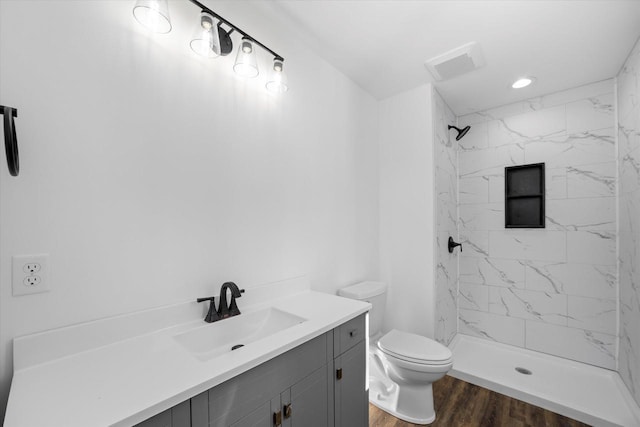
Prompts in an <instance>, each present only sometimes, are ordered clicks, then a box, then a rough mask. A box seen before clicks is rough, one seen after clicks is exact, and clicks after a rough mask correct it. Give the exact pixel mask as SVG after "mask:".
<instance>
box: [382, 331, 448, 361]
mask: <svg viewBox="0 0 640 427" xmlns="http://www.w3.org/2000/svg"><path fill="white" fill-rule="evenodd" d="M378 348H380V350H382V351H383V352H384V353H386V354H388V355H390V356H393V357H397V358H399V359H403V360H407V361H410V362H415V363H424V364H444V363H448V362H450V361H451V357H452V353H451V350H449V349H448V348H447V347H445V346H444V345H442V344H440V343H439V342H436V341H434V340H432V339H429V338H427V337H423V336H421V335H416V334H411V333H409V332H402V331H398V330H396V329H392V330H391V331H389V332H388V333H387V334H385V336H383V337H382V338H380V340H379V341H378Z"/></svg>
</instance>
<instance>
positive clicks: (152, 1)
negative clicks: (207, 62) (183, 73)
mask: <svg viewBox="0 0 640 427" xmlns="http://www.w3.org/2000/svg"><path fill="white" fill-rule="evenodd" d="M188 1H189V2H190V3H193V4H194V5H196V6H197V7H198V8H200V10H201V13H200V22H199V25H198V28H197V32H196V35H195V36H194V38H193V39H192V40H191V42H190V43H189V45H190V47H191V49H192V50H193V51H194V52H195V53H197V54H199V55H202V56H204V57H207V58H216V57H218V56H226V55H228V54H230V53H231V52H232V50H233V42H232V40H231V37H230V35H231V33H233V32H234V31H236V32H238V33H240V34H241V35H242V41H241V43H240V48H239V49H238V53H237V56H236V62H235V64H234V66H233V70H234V71H235V72H236V73H237V74H239V75H241V76H243V77H256V76H257V75H258V74H259V71H258V61H257V59H256V51H255V47H256V46H260V47H261V48H262V49H264V50H266V51H267V52H269V53H270V54H271V55H273V64H274V65H273V70H272V72H271V74H270V76H269V78H268V81H267V84H266V88H267V89H268V90H269V91H270V92H275V93H282V92H286V91H287V89H288V86H287V79H286V75H285V74H284V71H283V65H282V64H283V62H284V58H283V57H282V56H281V55H279V54H277V53H276V52H275V51H273V50H271V49H269V48H268V47H267V46H265V45H264V44H262V43H260V42H259V41H258V40H256V39H255V38H253V37H251V36H250V35H249V34H248V33H247V32H245V31H243V30H241V29H240V28H238V27H237V26H235V25H233V24H232V23H231V22H229V21H227V20H226V19H224V18H223V17H221V16H220V15H218V14H217V13H215V12H214V11H212V10H211V9H209V8H208V7H206V6H205V5H203V4H202V3H200V2H199V1H198V0H188ZM133 16H134V17H135V19H136V20H137V21H138V22H139V23H140V24H142V25H144V26H145V27H147V28H149V29H150V30H152V31H154V32H156V33H168V32H169V31H171V21H170V19H169V5H168V3H167V0H136V3H135V6H134V7H133ZM223 25H224V26H225V27H229V29H228V30H227V29H225V28H223V27H222V26H223Z"/></svg>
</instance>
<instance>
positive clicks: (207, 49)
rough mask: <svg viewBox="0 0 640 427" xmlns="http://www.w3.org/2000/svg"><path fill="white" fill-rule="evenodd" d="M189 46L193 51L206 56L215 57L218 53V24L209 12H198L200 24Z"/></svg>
mask: <svg viewBox="0 0 640 427" xmlns="http://www.w3.org/2000/svg"><path fill="white" fill-rule="evenodd" d="M189 46H191V50H193V51H194V52H195V53H197V54H198V55H201V56H204V57H206V58H215V57H217V56H218V55H220V35H219V33H218V25H217V23H216V21H215V18H214V17H213V16H212V15H211V14H209V13H207V12H205V11H203V12H202V13H201V14H200V25H199V26H198V29H197V30H196V35H195V36H194V38H193V40H191V43H189Z"/></svg>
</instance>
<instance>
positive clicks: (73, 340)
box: [5, 278, 370, 427]
mask: <svg viewBox="0 0 640 427" xmlns="http://www.w3.org/2000/svg"><path fill="white" fill-rule="evenodd" d="M282 295H284V296H282ZM238 305H239V308H240V310H241V311H242V314H241V315H239V316H236V317H233V318H229V319H225V320H221V321H218V322H215V323H211V324H209V323H205V322H204V321H203V320H202V319H203V317H204V316H203V306H202V305H198V304H197V303H196V302H195V301H193V302H187V303H182V304H176V305H172V306H167V307H162V308H159V309H153V310H147V311H144V312H138V313H133V314H129V315H124V316H118V317H114V318H109V319H103V320H99V321H94V322H88V323H83V324H79V325H74V326H71V327H66V328H61V329H56V330H52V331H47V332H43V333H39V334H34V335H29V336H25V337H20V338H17V339H15V340H14V361H15V362H14V365H15V366H14V377H13V381H12V386H11V392H10V396H9V403H8V407H7V413H6V418H5V426H6V427H14V426H15V427H20V426H28V427H32V426H35V425H47V426H64V427H71V426H83V427H85V426H88V425H92V426H93V425H105V426H107V425H109V426H110V425H113V426H133V425H137V426H140V427H190V426H193V427H199V426H237V427H244V426H265V427H267V426H275V427H277V426H294V425H300V426H312V427H313V426H349V427H351V426H367V425H368V391H367V390H366V357H367V356H366V352H367V343H366V337H367V330H366V313H367V311H368V310H369V308H370V306H369V304H367V303H362V302H360V301H355V300H348V299H344V298H340V297H337V296H334V295H329V294H324V293H319V292H314V291H311V290H309V287H308V283H307V281H306V279H304V278H296V279H291V280H287V281H282V282H278V283H275V284H270V285H265V286H260V287H254V288H247V291H246V293H245V294H244V296H243V298H242V299H241V300H239V301H238ZM205 311H206V309H205ZM232 348H233V350H232Z"/></svg>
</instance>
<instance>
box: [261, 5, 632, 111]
mask: <svg viewBox="0 0 640 427" xmlns="http://www.w3.org/2000/svg"><path fill="white" fill-rule="evenodd" d="M271 4H272V5H273V7H274V8H276V9H278V12H279V13H281V14H284V15H286V16H287V18H288V20H289V21H291V22H292V23H293V25H295V27H296V30H297V32H299V34H296V36H297V37H301V38H302V39H304V41H305V42H306V43H307V44H308V45H309V46H311V48H312V49H314V50H315V51H316V52H317V53H318V54H320V55H321V56H322V57H324V58H325V59H326V60H327V61H329V62H330V63H332V64H333V65H334V66H335V67H337V68H338V69H339V70H341V71H342V72H343V73H344V74H346V75H347V76H349V77H350V78H351V79H353V80H354V81H355V82H356V83H357V84H358V85H360V86H361V87H362V88H364V89H365V90H366V91H367V92H369V93H371V94H372V95H373V96H374V97H376V98H378V99H384V98H387V97H389V96H392V95H394V94H397V93H400V92H403V91H405V90H408V89H411V88H414V87H416V86H419V85H422V84H425V83H429V82H433V83H434V85H435V87H436V88H437V90H438V92H439V93H440V94H441V95H442V96H443V97H444V98H445V100H446V102H447V104H449V106H450V107H451V108H452V109H453V111H454V112H455V113H456V114H457V115H463V114H466V113H470V112H474V111H481V110H484V109H487V108H491V107H496V106H499V105H504V104H508V103H511V102H515V101H520V100H523V99H527V98H532V97H536V96H540V95H544V94H548V93H552V92H556V91H559V90H563V89H568V88H572V87H576V86H580V85H583V84H587V83H592V82H596V81H600V80H604V79H607V78H611V77H614V76H615V75H616V74H617V73H618V71H619V70H620V68H621V66H622V64H623V63H624V60H625V59H626V57H627V55H628V54H629V53H630V51H631V49H632V48H633V45H634V43H635V42H636V40H637V39H638V37H639V36H640V0H502V1H497V0H492V1H488V0H466V1H461V0H447V1H435V0H433V1H431V0H423V1H418V0H414V1H408V0H333V1H329V0H304V1H301V0H275V1H273V2H271ZM474 41H475V42H478V43H479V44H480V46H481V49H482V52H483V55H484V58H485V61H486V65H485V66H484V67H482V68H480V69H478V70H475V71H472V72H470V73H468V74H465V75H461V76H458V77H455V78H452V79H450V80H445V81H440V82H436V81H434V79H433V77H432V76H431V74H430V73H429V71H428V70H427V69H426V67H425V66H424V62H425V61H426V60H428V59H431V58H433V57H435V56H438V55H440V54H442V53H445V52H447V51H449V50H451V49H454V48H456V47H459V46H461V45H464V44H466V43H469V42H474ZM523 75H528V76H534V77H535V78H536V81H535V83H534V84H533V85H531V86H529V87H527V88H525V89H520V90H514V89H512V88H511V87H510V85H511V83H512V82H513V81H514V80H515V79H516V78H517V77H520V76H523Z"/></svg>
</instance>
